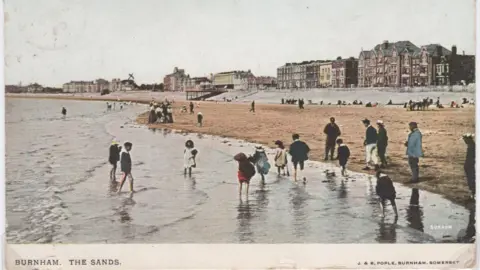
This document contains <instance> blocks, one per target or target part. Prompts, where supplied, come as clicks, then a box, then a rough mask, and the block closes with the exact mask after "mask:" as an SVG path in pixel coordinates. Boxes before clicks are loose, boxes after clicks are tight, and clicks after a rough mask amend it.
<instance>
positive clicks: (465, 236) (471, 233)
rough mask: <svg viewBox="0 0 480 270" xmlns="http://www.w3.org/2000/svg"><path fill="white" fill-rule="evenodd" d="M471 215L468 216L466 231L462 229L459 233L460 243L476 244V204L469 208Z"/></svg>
mask: <svg viewBox="0 0 480 270" xmlns="http://www.w3.org/2000/svg"><path fill="white" fill-rule="evenodd" d="M468 208H469V211H470V214H469V215H468V225H467V228H466V229H462V230H460V231H459V232H458V237H457V240H458V242H460V243H475V235H476V232H477V231H476V229H475V223H476V222H475V204H473V205H470V206H469V207H468Z"/></svg>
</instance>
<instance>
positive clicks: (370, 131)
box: [362, 119, 377, 170]
mask: <svg viewBox="0 0 480 270" xmlns="http://www.w3.org/2000/svg"><path fill="white" fill-rule="evenodd" d="M362 122H363V124H364V125H365V127H366V128H367V130H366V133H365V141H364V143H363V145H365V161H366V165H365V168H363V170H370V164H372V165H373V166H375V165H376V164H377V161H376V155H375V153H374V151H376V148H377V130H376V129H375V128H374V127H373V126H372V125H370V120H368V119H364V120H363V121H362Z"/></svg>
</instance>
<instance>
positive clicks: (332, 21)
mask: <svg viewBox="0 0 480 270" xmlns="http://www.w3.org/2000/svg"><path fill="white" fill-rule="evenodd" d="M4 2H5V12H6V13H5V40H6V41H5V64H6V68H5V72H6V74H5V81H6V83H7V84H18V83H19V82H22V84H24V85H25V84H28V83H33V82H38V83H40V84H43V85H50V86H58V87H61V85H62V84H63V83H65V82H68V81H70V80H94V79H96V78H105V79H107V80H111V79H112V78H121V79H127V77H128V73H134V75H135V79H136V81H137V83H140V84H141V83H160V82H162V81H163V77H164V76H165V75H166V74H168V73H171V72H172V71H173V68H174V67H175V66H177V67H179V68H183V69H185V70H186V72H187V73H188V74H190V76H192V77H193V76H205V75H207V74H209V73H217V72H222V71H229V70H247V69H251V70H252V72H253V73H254V74H255V75H257V76H276V69H277V67H279V66H281V65H283V64H284V63H286V62H301V61H304V60H322V59H334V58H336V57H337V56H342V57H350V56H354V57H358V55H359V53H360V50H361V48H362V47H363V48H364V49H371V48H373V46H375V45H376V44H378V43H381V42H382V41H383V40H389V41H391V42H393V41H398V40H410V41H412V42H413V43H414V44H415V45H417V46H421V45H425V44H429V43H440V44H442V45H443V46H445V47H446V48H447V49H451V46H452V45H453V44H455V45H457V48H458V52H459V53H462V51H463V50H464V51H465V53H466V54H475V33H474V31H475V28H474V25H475V13H474V10H475V3H474V1H473V0H402V1H389V0H334V1H332V0H238V1H235V0H198V1H195V0H168V1H167V0H77V1H74V0H42V1H38V0H5V1H4Z"/></svg>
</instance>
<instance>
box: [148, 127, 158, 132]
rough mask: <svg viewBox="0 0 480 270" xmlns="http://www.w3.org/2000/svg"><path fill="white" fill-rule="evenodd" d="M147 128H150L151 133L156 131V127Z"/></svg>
mask: <svg viewBox="0 0 480 270" xmlns="http://www.w3.org/2000/svg"><path fill="white" fill-rule="evenodd" d="M149 130H150V131H151V132H152V133H156V132H157V129H156V128H149Z"/></svg>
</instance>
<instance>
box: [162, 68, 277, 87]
mask: <svg viewBox="0 0 480 270" xmlns="http://www.w3.org/2000/svg"><path fill="white" fill-rule="evenodd" d="M276 81H277V79H276V78H275V77H268V76H258V77H256V76H255V75H253V73H252V72H251V71H250V70H247V71H243V70H235V71H227V72H219V73H216V74H210V75H209V76H208V77H190V75H189V74H187V73H186V72H185V70H184V69H179V68H177V67H175V68H174V70H173V73H171V74H168V75H166V76H165V77H164V79H163V84H164V88H165V91H185V90H187V91H188V90H201V89H213V88H216V89H238V90H247V89H262V88H267V87H274V86H276Z"/></svg>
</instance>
